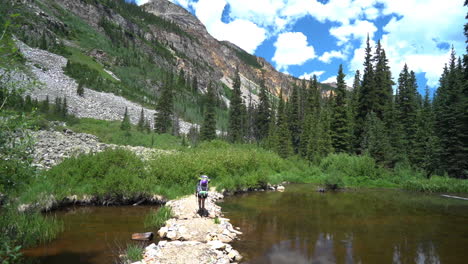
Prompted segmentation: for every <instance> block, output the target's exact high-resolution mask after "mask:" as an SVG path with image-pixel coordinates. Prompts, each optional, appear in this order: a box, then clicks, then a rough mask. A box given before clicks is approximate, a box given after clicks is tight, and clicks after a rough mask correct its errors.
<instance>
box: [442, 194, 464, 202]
mask: <svg viewBox="0 0 468 264" xmlns="http://www.w3.org/2000/svg"><path fill="white" fill-rule="evenodd" d="M441 196H443V197H447V198H453V199H460V200H466V201H468V198H465V197H459V196H454V195H447V194H442V195H441Z"/></svg>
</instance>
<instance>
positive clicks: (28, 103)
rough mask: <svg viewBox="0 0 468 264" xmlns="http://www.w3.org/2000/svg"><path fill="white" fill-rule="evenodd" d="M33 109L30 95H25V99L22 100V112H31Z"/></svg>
mask: <svg viewBox="0 0 468 264" xmlns="http://www.w3.org/2000/svg"><path fill="white" fill-rule="evenodd" d="M32 108H33V103H32V98H31V95H29V94H28V95H26V99H25V100H24V110H25V111H26V112H31V111H32Z"/></svg>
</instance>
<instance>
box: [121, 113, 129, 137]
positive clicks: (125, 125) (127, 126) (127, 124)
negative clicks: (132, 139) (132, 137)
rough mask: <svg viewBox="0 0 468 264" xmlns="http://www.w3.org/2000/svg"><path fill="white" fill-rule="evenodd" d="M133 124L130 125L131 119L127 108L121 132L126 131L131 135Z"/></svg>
mask: <svg viewBox="0 0 468 264" xmlns="http://www.w3.org/2000/svg"><path fill="white" fill-rule="evenodd" d="M130 129H131V124H130V117H129V115H128V110H127V107H125V112H124V116H123V120H122V123H121V124H120V130H123V131H125V132H126V133H127V134H130Z"/></svg>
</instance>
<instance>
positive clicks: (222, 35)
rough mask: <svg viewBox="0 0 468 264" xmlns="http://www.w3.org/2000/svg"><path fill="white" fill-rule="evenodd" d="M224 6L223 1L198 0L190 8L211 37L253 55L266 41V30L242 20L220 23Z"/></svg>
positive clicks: (224, 2)
mask: <svg viewBox="0 0 468 264" xmlns="http://www.w3.org/2000/svg"><path fill="white" fill-rule="evenodd" d="M226 4H227V2H226V1H224V0H200V1H198V2H197V3H194V4H193V5H192V6H193V7H194V9H195V14H196V16H197V17H198V19H200V21H201V22H202V23H203V24H204V25H205V26H206V28H207V30H208V32H209V33H210V34H211V35H213V37H215V38H216V39H218V40H227V41H230V42H232V43H234V44H236V45H237V46H239V47H240V48H242V49H244V50H245V51H247V52H249V53H254V52H255V50H256V49H257V47H258V46H259V45H260V44H261V43H262V42H263V41H264V40H265V39H266V30H265V29H263V28H261V27H259V26H257V25H256V24H254V23H253V22H251V21H248V20H244V19H235V20H233V21H231V22H229V23H224V22H222V21H221V16H222V13H223V10H224V7H225V6H226Z"/></svg>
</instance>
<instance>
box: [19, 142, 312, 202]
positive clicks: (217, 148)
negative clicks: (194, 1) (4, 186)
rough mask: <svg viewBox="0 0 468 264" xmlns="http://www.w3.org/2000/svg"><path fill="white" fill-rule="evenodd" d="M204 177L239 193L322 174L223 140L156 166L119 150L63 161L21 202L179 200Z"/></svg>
mask: <svg viewBox="0 0 468 264" xmlns="http://www.w3.org/2000/svg"><path fill="white" fill-rule="evenodd" d="M201 173H204V174H207V175H209V176H210V177H211V179H212V183H213V184H214V185H215V186H217V187H218V188H219V189H227V190H236V189H242V188H256V187H261V186H263V185H265V184H266V183H278V182H281V181H284V180H287V181H294V182H311V181H313V177H315V176H316V174H317V173H318V171H317V170H316V169H315V168H313V167H308V166H307V165H306V164H304V163H303V162H301V161H299V160H283V159H281V158H280V157H278V155H276V154H274V153H272V152H269V151H266V150H262V149H259V148H256V147H253V146H247V145H230V144H228V143H225V142H222V141H214V142H211V143H203V144H201V145H199V146H198V147H195V148H193V149H185V150H183V151H178V152H176V153H174V154H168V155H161V156H158V157H156V158H155V159H154V160H151V161H142V160H141V159H140V158H139V157H137V156H136V155H135V154H133V153H132V152H130V151H127V150H122V149H116V150H106V151H104V152H101V153H97V154H91V155H81V156H78V157H73V158H69V159H67V160H65V161H63V162H62V163H61V164H59V165H57V166H55V167H54V168H52V169H51V170H49V171H46V172H43V173H42V174H41V175H40V177H38V178H37V179H35V180H34V181H33V182H32V183H31V184H30V185H29V186H27V187H26V188H25V190H24V191H23V192H22V195H21V197H20V200H21V202H23V203H35V202H39V203H41V202H43V201H46V200H47V199H43V197H44V196H46V195H53V196H54V197H55V199H56V200H58V201H60V200H62V199H64V198H65V197H67V196H70V195H78V196H84V195H92V196H98V197H109V198H119V197H140V196H145V195H151V194H160V195H163V196H165V197H167V198H169V199H173V198H176V197H179V196H181V195H185V194H189V193H192V192H193V191H194V188H195V187H194V186H195V184H196V181H197V179H198V176H199V175H200V174H201ZM41 197H42V198H41Z"/></svg>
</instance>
